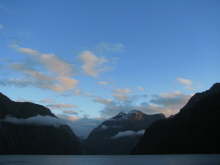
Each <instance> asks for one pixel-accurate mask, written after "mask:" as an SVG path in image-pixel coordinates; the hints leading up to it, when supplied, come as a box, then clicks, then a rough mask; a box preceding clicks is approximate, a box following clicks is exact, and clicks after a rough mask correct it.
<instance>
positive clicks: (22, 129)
mask: <svg viewBox="0 0 220 165" xmlns="http://www.w3.org/2000/svg"><path fill="white" fill-rule="evenodd" d="M80 153H81V146H80V143H79V140H78V138H77V137H76V135H75V134H74V132H73V131H72V130H71V129H70V128H69V126H68V125H66V123H65V122H64V121H62V120H60V119H59V118H57V117H56V116H55V115H54V114H53V113H52V112H51V111H50V110H49V109H48V108H46V107H44V106H41V105H38V104H34V103H30V102H15V101H12V100H10V99H9V98H8V97H6V96H5V95H3V94H2V93H0V154H80Z"/></svg>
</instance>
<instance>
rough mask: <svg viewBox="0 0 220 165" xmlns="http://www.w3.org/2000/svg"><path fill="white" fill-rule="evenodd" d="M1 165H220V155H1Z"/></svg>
mask: <svg viewBox="0 0 220 165" xmlns="http://www.w3.org/2000/svg"><path fill="white" fill-rule="evenodd" d="M0 165H220V155H145V156H55V155H54V156H53V155H52V156H45V155H40V156H39V155H37V156H33V155H28V156H26V155H1V156H0Z"/></svg>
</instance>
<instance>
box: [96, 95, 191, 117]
mask: <svg viewBox="0 0 220 165" xmlns="http://www.w3.org/2000/svg"><path fill="white" fill-rule="evenodd" d="M125 93H128V91H127V92H125ZM122 96H123V95H122ZM125 97H126V99H124V98H120V97H114V99H113V100H108V99H104V98H98V100H94V101H96V102H98V103H101V104H103V105H104V108H103V109H102V110H101V111H100V112H101V115H102V116H103V117H112V116H114V115H116V114H118V113H119V112H128V111H130V110H134V109H136V110H140V111H142V112H145V113H148V114H154V113H163V114H165V115H166V116H170V115H173V114H176V113H177V112H178V111H179V110H180V109H181V108H182V107H183V106H184V105H185V104H186V103H187V101H188V100H189V99H190V97H191V95H186V94H183V93H181V92H179V91H176V92H169V93H162V94H159V95H153V96H152V98H150V99H149V101H142V102H140V100H143V99H144V98H146V95H125Z"/></svg>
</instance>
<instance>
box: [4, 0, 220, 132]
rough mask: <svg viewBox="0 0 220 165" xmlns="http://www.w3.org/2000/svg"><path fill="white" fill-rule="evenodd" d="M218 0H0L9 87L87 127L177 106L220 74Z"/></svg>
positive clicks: (17, 97)
mask: <svg viewBox="0 0 220 165" xmlns="http://www.w3.org/2000/svg"><path fill="white" fill-rule="evenodd" d="M219 17H220V2H219V1H218V0H184V1H176V0H167V1H163V0H156V1H155V0H148V1H145V0H139V1H134V0H129V1H123V0H121V1H119V0H111V1H103V0H93V1H89V0H80V1H79V0H74V1H68V0H63V1H59V0H48V1H43V0H39V1H34V0H13V1H7V0H1V1H0V92H2V93H4V94H5V95H7V96H8V97H10V98H12V99H14V100H16V101H31V102H35V103H38V104H42V105H45V106H47V107H48V108H50V109H51V110H52V112H53V113H55V114H56V115H57V116H59V117H61V118H64V119H68V120H69V121H72V122H76V123H77V122H78V123H77V124H78V125H79V126H80V127H83V128H82V129H84V130H87V127H91V126H93V127H94V126H95V125H96V124H97V123H99V122H100V121H102V120H103V119H105V118H109V117H112V116H114V115H116V114H117V113H119V112H121V111H124V112H128V111H130V110H132V109H138V110H141V111H143V112H145V113H148V114H153V113H164V114H165V115H166V116H170V115H173V114H175V113H177V112H178V111H179V109H180V108H181V107H182V106H183V105H184V104H185V103H186V102H187V101H188V99H189V98H190V97H191V96H192V95H193V94H194V93H196V92H201V91H204V90H207V89H208V88H210V87H211V86H212V85H213V84H214V83H216V82H219V75H220V74H219V73H220V70H219V67H218V64H219V61H220V55H219V54H220V30H219V29H220V19H219Z"/></svg>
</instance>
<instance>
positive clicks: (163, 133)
mask: <svg viewBox="0 0 220 165" xmlns="http://www.w3.org/2000/svg"><path fill="white" fill-rule="evenodd" d="M219 130H220V83H217V84H214V85H213V86H212V87H211V88H210V89H209V90H207V91H205V92H202V93H197V94H195V95H194V96H193V97H192V98H191V99H190V100H189V101H188V103H187V104H186V105H185V106H184V107H183V108H182V109H181V110H180V112H179V113H178V114H176V115H174V116H172V117H169V118H167V119H163V120H160V121H157V122H155V123H154V124H152V125H151V126H150V127H149V128H147V129H146V131H145V134H144V136H143V137H142V138H141V140H140V142H139V143H138V144H137V146H136V147H135V149H134V150H133V153H134V154H165V153H166V154H176V153H178V154H183V153H187V154H188V153H220V140H219V139H220V131H219Z"/></svg>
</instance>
